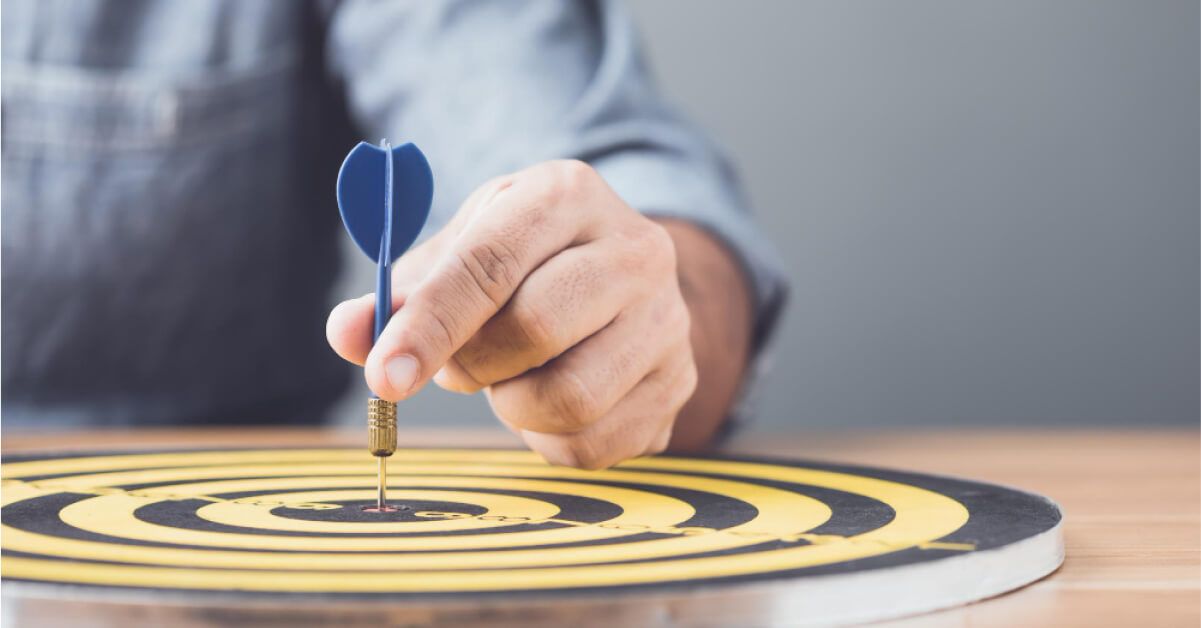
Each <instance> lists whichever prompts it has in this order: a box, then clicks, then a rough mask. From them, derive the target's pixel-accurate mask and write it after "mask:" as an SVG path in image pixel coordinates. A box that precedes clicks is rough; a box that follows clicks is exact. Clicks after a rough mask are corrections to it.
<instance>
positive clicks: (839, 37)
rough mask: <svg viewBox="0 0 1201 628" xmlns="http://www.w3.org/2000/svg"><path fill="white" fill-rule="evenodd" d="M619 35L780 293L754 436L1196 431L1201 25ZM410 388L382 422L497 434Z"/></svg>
mask: <svg viewBox="0 0 1201 628" xmlns="http://www.w3.org/2000/svg"><path fill="white" fill-rule="evenodd" d="M632 10H633V11H634V13H635V15H636V17H637V19H638V21H639V23H640V25H641V29H642V32H643V39H644V41H645V43H646V45H647V49H648V52H649V55H650V59H651V62H652V65H653V66H654V67H655V69H656V71H657V74H658V76H659V78H660V80H661V83H662V85H663V88H664V89H665V90H666V92H667V93H668V94H669V95H670V96H671V97H672V98H673V99H674V100H675V101H676V102H677V103H678V104H679V106H681V107H682V108H683V109H684V110H685V111H686V112H687V113H688V114H689V115H690V116H691V117H692V118H694V119H695V120H696V121H697V122H699V123H700V124H701V125H703V126H704V127H706V128H708V129H709V130H710V131H711V132H712V133H713V134H714V135H715V136H716V137H717V139H718V140H719V141H720V142H721V143H722V144H723V145H725V146H726V147H727V148H728V149H729V151H730V152H731V154H732V155H733V156H734V158H735V161H736V162H737V163H738V166H739V169H740V170H741V172H742V173H743V176H744V179H745V181H746V183H747V185H748V188H749V190H750V193H751V197H752V199H753V201H754V203H755V206H756V208H757V210H758V212H759V215H760V216H761V221H762V223H763V225H764V227H765V231H766V232H767V233H771V234H773V237H774V239H775V240H776V243H777V244H778V245H779V246H780V248H781V249H782V250H783V255H784V257H785V259H786V261H787V264H788V268H789V270H790V272H791V276H792V281H793V285H792V300H791V305H790V308H789V310H788V312H787V316H786V317H785V318H784V320H783V323H782V328H781V330H780V334H779V336H778V343H777V345H776V352H775V356H776V357H775V368H774V370H773V372H772V375H771V376H770V379H769V380H768V382H767V385H766V387H765V389H764V390H763V397H762V398H761V402H760V408H761V411H760V417H759V420H758V422H757V423H756V424H754V426H753V427H752V428H751V429H757V430H773V429H775V430H779V429H790V428H805V427H815V428H829V427H835V426H860V427H861V426H876V425H880V426H900V425H912V424H928V425H980V426H985V425H988V426H998V425H1047V424H1054V425H1082V424H1133V425H1153V424H1190V425H1196V424H1197V422H1198V416H1199V411H1198V399H1199V382H1201V368H1199V366H1198V351H1199V347H1201V338H1199V334H1198V326H1199V321H1201V313H1199V301H1201V296H1199V286H1201V276H1199V269H1201V259H1199V257H1198V236H1199V233H1201V223H1199V215H1201V201H1199V197H1198V190H1199V174H1198V173H1199V171H1201V162H1199V157H1198V155H1199V152H1198V145H1199V144H1198V143H1199V137H1201V130H1199V125H1198V119H1199V103H1198V93H1199V90H1201V86H1199V79H1198V77H1199V74H1201V69H1199V47H1201V44H1199V41H1198V24H1199V21H1201V16H1199V14H1198V3H1197V2H1167V1H1160V0H1155V1H1135V0H1129V1H1122V2H1101V1H1096V0H1080V1H1072V2H1064V1H1057V2H1046V1H1043V0H1039V1H1035V2H1029V1H1014V0H1006V1H1004V2H990V3H983V2H975V3H963V2H950V1H947V2H916V1H912V0H909V1H906V2H884V1H880V2H838V1H830V2H821V3H812V2H786V1H783V0H777V1H775V2H755V3H747V2H728V1H716V0H711V1H707V2H697V1H695V0H671V1H667V0H657V1H653V2H652V1H643V2H637V3H633V6H632ZM353 259H354V262H353V263H352V264H351V265H350V266H349V270H348V275H349V276H350V277H352V278H351V279H349V280H348V281H347V282H345V283H344V285H343V287H342V288H343V293H344V294H347V295H357V294H362V293H363V292H366V291H369V290H370V283H369V280H370V277H371V276H372V275H371V269H370V267H369V265H368V264H366V263H365V262H360V261H359V260H358V259H357V257H355V258H353ZM430 388H431V390H428V391H425V392H423V393H421V394H420V395H419V396H418V397H417V398H415V399H413V400H411V401H409V402H406V403H405V404H403V406H402V415H404V416H406V417H411V420H412V421H414V422H419V423H423V424H426V425H464V424H480V423H485V422H489V423H490V422H491V419H490V414H489V412H488V409H487V405H486V403H485V402H484V401H483V399H482V397H478V396H477V397H473V398H464V397H459V396H456V395H451V394H448V393H444V392H442V391H440V390H435V389H436V387H434V386H431V387H430ZM363 395H364V393H363V392H362V390H361V389H360V390H357V391H355V392H354V393H353V394H352V395H351V396H350V399H349V400H348V405H345V406H343V407H342V408H340V409H339V410H338V412H337V416H338V417H339V418H340V419H345V420H349V421H352V422H358V421H361V419H362V408H361V406H362V403H363V401H362V398H363Z"/></svg>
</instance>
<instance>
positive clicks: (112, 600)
mask: <svg viewBox="0 0 1201 628" xmlns="http://www.w3.org/2000/svg"><path fill="white" fill-rule="evenodd" d="M1047 501H1048V502H1050V500H1047ZM1050 503H1052V505H1054V503H1053V502H1050ZM1060 512H1061V513H1062V510H1060ZM1063 560H1064V541H1063V520H1062V519H1060V521H1059V522H1058V523H1057V524H1056V525H1055V526H1054V527H1053V528H1051V529H1049V530H1046V531H1044V532H1041V533H1039V534H1037V535H1035V536H1032V537H1029V538H1026V539H1022V540H1020V541H1016V542H1014V543H1010V544H1008V545H1004V546H1001V547H997V548H992V549H987V550H977V551H973V552H968V553H964V554H962V555H958V556H948V557H944V558H940V559H937V560H932V561H927V562H921V563H911V564H907V565H898V566H895V567H887V568H880V569H873V570H869V571H864V572H855V573H847V574H830V575H824V576H807V577H797V578H789V579H782V580H778V581H771V580H768V581H756V582H747V583H738V584H726V585H722V584H712V583H709V584H700V585H695V586H691V587H689V586H687V585H685V586H683V587H681V588H678V589H677V588H669V589H659V590H655V591H647V592H628V591H627V592H622V593H615V592H612V591H609V592H605V591H597V592H589V593H584V594H581V593H578V592H570V593H556V592H553V591H522V592H516V593H515V595H513V596H512V597H509V598H508V599H479V598H475V599H472V597H471V595H470V594H465V595H464V596H463V597H462V598H458V599H448V598H416V599H414V598H409V599H406V600H379V599H373V600H360V601H358V602H346V601H342V600H338V601H335V600H332V599H331V598H328V597H323V596H321V595H319V594H318V595H315V596H312V597H310V598H308V599H307V600H306V599H290V600H287V601H283V602H281V601H280V600H279V599H278V598H277V599H275V600H272V599H271V596H270V594H265V595H264V596H250V597H246V596H244V595H237V596H230V595H228V594H222V593H220V592H211V593H202V592H188V593H184V592H170V591H155V592H153V593H150V592H146V591H136V592H135V591H128V590H127V591H121V590H113V589H107V590H106V589H104V588H98V589H97V588H91V587H87V588H84V589H80V588H76V587H72V586H70V585H67V586H63V585H53V584H46V583H17V582H5V585H6V586H5V589H7V590H6V591H4V593H5V595H4V598H5V606H7V607H9V608H6V609H5V612H4V615H5V617H4V619H5V621H4V624H5V625H12V624H11V623H10V622H9V621H8V620H9V619H15V618H16V617H15V616H14V615H12V614H10V612H11V611H15V612H16V616H20V615H22V613H21V610H20V607H21V606H23V604H22V602H34V603H36V602H37V601H41V602H47V603H50V604H62V603H81V604H84V605H88V604H94V605H95V611H96V613H97V615H96V616H95V619H97V620H100V623H99V624H97V625H117V624H105V623H104V620H103V619H101V618H102V617H104V616H105V615H106V613H107V610H108V609H106V608H105V607H109V608H112V607H113V606H116V607H124V608H129V607H130V606H133V607H137V606H145V605H147V604H152V605H155V606H159V607H160V608H169V607H173V606H176V607H180V608H181V610H182V609H183V608H185V607H190V608H192V609H197V608H241V609H245V610H254V609H256V608H257V609H259V610H261V611H262V612H263V613H266V615H263V617H266V616H270V613H271V611H272V609H275V610H278V609H279V608H281V607H287V608H290V609H293V610H297V609H303V608H305V607H311V608H313V609H314V611H315V612H317V613H319V612H320V611H319V610H317V608H324V609H327V610H331V611H332V610H335V609H337V610H338V611H341V612H345V611H363V612H366V613H372V612H374V611H378V610H379V609H380V608H381V607H392V608H395V609H396V610H397V611H400V612H402V613H403V612H404V611H405V610H406V609H407V610H412V609H414V608H425V609H427V612H429V611H432V612H433V615H427V614H425V613H422V614H421V617H424V618H425V619H426V620H429V619H431V618H434V620H435V623H441V622H438V621H437V619H436V618H437V617H439V615H440V614H441V612H448V613H451V614H448V615H446V616H445V618H449V619H452V620H453V621H455V623H471V624H475V623H477V622H476V621H472V616H473V615H472V614H470V613H469V614H463V611H464V610H465V609H467V608H471V609H474V610H475V611H476V613H475V614H474V618H475V619H477V620H479V621H478V623H481V624H486V623H490V621H491V620H498V619H502V618H505V617H509V618H512V617H513V616H517V617H521V616H522V615H523V614H524V613H525V612H528V611H529V610H535V611H539V610H541V611H551V614H550V615H547V616H546V618H548V619H549V620H550V621H551V622H552V623H553V622H555V621H556V620H557V619H564V618H565V617H564V616H559V615H555V614H554V610H555V609H557V608H564V609H568V608H571V609H574V611H575V612H574V615H575V616H577V617H579V616H583V617H589V616H591V617H592V618H596V617H597V616H598V614H599V615H600V616H602V617H603V616H610V617H611V615H607V613H609V612H612V611H617V610H618V609H628V608H629V607H639V608H641V609H642V610H643V611H645V612H643V613H642V614H640V615H638V616H639V617H641V618H642V619H651V620H652V621H653V623H656V624H660V623H661V624H665V625H682V626H691V625H735V624H738V625H757V626H758V625H766V626H776V625H782V626H812V625H845V624H856V623H863V622H872V621H882V620H887V619H898V618H901V617H906V616H912V615H919V614H922V613H928V612H932V611H936V610H942V609H948V608H951V607H955V606H961V605H965V604H970V603H972V602H978V601H981V600H985V599H988V598H991V597H996V596H999V595H1001V594H1004V593H1008V592H1010V591H1013V590H1015V589H1018V588H1021V587H1023V586H1025V585H1028V584H1030V583H1032V582H1035V581H1037V580H1040V579H1042V578H1044V577H1046V576H1047V575H1049V574H1051V573H1053V572H1054V571H1055V570H1056V569H1058V568H1059V566H1060V565H1062V564H1063ZM982 574H984V575H985V576H986V577H985V578H983V579H982V578H981V575H982ZM13 585H21V586H16V587H14V586H13ZM14 594H15V595H14ZM14 602H16V604H13V603H14ZM14 607H16V608H14ZM43 610H44V609H43ZM118 616H121V615H118ZM124 617H126V618H128V616H124ZM402 617H403V616H402ZM347 619H349V617H348V618H347ZM524 619H525V620H527V623H529V624H530V625H540V624H539V623H538V622H537V621H534V617H530V616H528V615H526V616H525V617H524ZM118 623H120V624H124V623H125V622H124V621H120V622H118ZM352 623H353V622H352ZM585 623H586V622H585Z"/></svg>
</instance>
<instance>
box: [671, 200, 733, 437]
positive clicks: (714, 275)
mask: <svg viewBox="0 0 1201 628" xmlns="http://www.w3.org/2000/svg"><path fill="white" fill-rule="evenodd" d="M658 222H659V224H661V225H662V226H663V227H664V228H666V229H667V233H668V234H669V235H670V236H671V239H672V241H673V242H674V243H675V248H676V266H677V274H678V275H679V278H680V291H681V292H682V293H683V294H684V302H685V303H687V304H688V311H689V313H690V315H691V319H692V327H691V331H690V335H691V340H692V355H693V359H694V360H695V362H696V369H697V386H696V392H694V393H693V394H692V398H691V399H689V400H688V402H687V403H685V404H684V407H683V408H682V409H681V410H680V415H679V417H677V418H676V424H675V431H674V432H673V433H672V437H671V444H670V445H669V448H670V449H672V450H675V451H694V450H698V449H702V448H704V447H705V446H707V445H708V444H709V443H710V442H711V441H712V439H713V435H714V434H715V433H716V432H717V431H718V429H720V428H721V426H722V423H723V422H724V421H725V420H726V418H727V415H728V414H729V410H730V406H731V405H732V404H733V402H734V398H735V396H736V395H737V394H738V390H739V387H740V384H741V382H742V379H743V373H744V372H745V371H746V366H747V357H748V353H749V351H750V343H751V296H750V290H749V289H748V286H747V280H746V277H745V275H744V274H743V272H742V269H741V268H739V266H738V263H737V262H736V261H735V259H734V257H733V256H732V255H731V254H730V252H729V251H728V250H727V249H726V248H725V246H724V245H723V244H721V243H720V242H718V241H717V240H716V239H715V238H714V237H713V236H711V235H709V234H708V233H706V232H705V231H704V230H703V229H701V228H699V227H696V226H695V225H692V224H690V223H687V222H684V221H680V220H670V219H664V220H659V221H658Z"/></svg>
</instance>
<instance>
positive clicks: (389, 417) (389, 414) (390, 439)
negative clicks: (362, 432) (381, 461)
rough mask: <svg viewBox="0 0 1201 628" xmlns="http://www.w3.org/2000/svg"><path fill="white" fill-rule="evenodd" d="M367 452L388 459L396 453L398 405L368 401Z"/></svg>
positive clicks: (381, 400)
mask: <svg viewBox="0 0 1201 628" xmlns="http://www.w3.org/2000/svg"><path fill="white" fill-rule="evenodd" d="M367 450H368V451H370V452H371V455H372V456H378V457H387V456H391V455H392V453H393V452H395V451H396V403H395V402H392V401H385V400H383V399H368V400H367Z"/></svg>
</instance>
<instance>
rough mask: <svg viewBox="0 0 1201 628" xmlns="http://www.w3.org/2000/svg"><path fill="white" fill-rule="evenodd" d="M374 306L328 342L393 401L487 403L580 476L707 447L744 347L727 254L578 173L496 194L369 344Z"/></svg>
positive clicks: (741, 311) (459, 228) (410, 279)
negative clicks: (433, 398)
mask: <svg viewBox="0 0 1201 628" xmlns="http://www.w3.org/2000/svg"><path fill="white" fill-rule="evenodd" d="M374 302H375V296H374V295H373V294H368V295H365V296H363V297H361V298H358V299H352V300H350V301H346V302H343V303H341V304H339V305H338V306H337V307H335V308H334V310H333V311H332V312H331V313H330V317H329V322H328V324H327V329H326V332H327V336H328V338H329V343H330V346H332V347H333V348H334V350H335V351H336V352H337V353H338V354H339V355H341V356H342V357H343V358H345V359H346V360H349V361H351V362H353V363H355V364H360V365H363V366H364V367H365V374H366V378H367V384H368V386H370V388H371V390H372V391H373V392H374V393H375V394H377V395H379V396H380V397H381V398H383V399H388V400H392V401H399V400H402V399H404V398H406V397H409V396H411V395H413V394H414V393H416V392H417V391H418V390H420V389H421V387H422V386H424V385H425V384H426V383H427V382H428V381H430V380H431V379H432V380H433V381H434V382H435V383H437V384H438V385H439V386H441V387H443V388H445V389H447V390H451V391H454V392H460V393H467V394H470V393H475V392H478V391H480V390H483V391H484V394H485V395H486V396H487V398H488V401H489V403H490V404H491V406H492V409H493V412H494V413H495V414H496V416H497V418H498V419H500V421H501V422H502V423H504V424H505V425H506V426H507V427H508V428H509V429H511V430H513V431H514V432H516V433H517V434H519V435H520V436H521V437H522V439H523V440H524V441H525V443H526V444H527V445H528V446H529V447H530V448H531V449H534V450H535V451H537V452H539V453H540V454H541V455H542V456H543V457H544V458H546V460H547V461H549V462H551V463H553V464H559V465H564V466H572V467H580V468H586V469H599V468H604V467H608V466H611V465H613V464H616V463H618V462H621V461H622V460H625V459H628V458H632V457H636V456H640V455H646V454H653V453H659V452H661V451H664V450H665V449H667V448H668V446H669V444H670V446H671V447H672V449H675V450H695V449H700V448H703V447H705V446H706V445H707V444H708V443H709V442H710V440H711V438H712V435H713V434H714V432H715V431H716V429H717V428H718V427H720V425H721V422H722V420H723V418H724V417H725V415H726V412H727V410H728V408H729V405H730V403H731V400H732V399H733V397H734V395H735V393H736V390H737V386H738V382H739V381H740V379H741V375H742V371H743V369H744V368H745V363H746V356H747V352H748V345H749V337H750V320H751V313H750V312H751V306H750V298H749V295H748V291H747V286H746V284H745V279H744V277H743V275H742V273H741V271H740V269H739V268H738V266H737V264H736V262H735V261H734V260H733V258H732V257H731V255H730V254H729V252H728V251H727V250H726V249H725V248H724V247H723V246H722V245H721V244H720V243H718V242H717V241H716V240H715V239H713V238H712V237H711V236H709V235H708V234H707V233H706V232H704V231H702V230H701V229H699V228H697V227H695V226H692V225H691V224H689V223H686V222H681V221H662V222H656V221H654V220H651V219H649V218H647V217H645V216H643V215H641V214H639V213H638V212H636V211H635V210H633V209H632V208H630V207H629V206H628V205H626V204H625V202H624V201H622V200H621V199H620V198H619V197H618V196H617V195H616V194H615V193H614V192H613V190H612V189H610V188H609V187H608V185H606V184H605V182H604V181H603V180H602V179H601V177H600V175H598V174H597V173H596V172H595V171H594V170H593V169H592V168H591V167H590V166H588V165H587V164H584V163H582V162H579V161H554V162H546V163H542V164H538V165H536V166H533V167H531V168H528V169H526V170H523V171H521V172H518V173H515V174H512V175H507V176H503V177H498V178H497V179H494V180H492V181H489V182H488V183H486V184H484V185H483V186H481V187H480V188H479V189H477V190H476V191H475V192H473V193H472V194H471V196H469V197H468V198H467V200H466V201H465V202H464V203H463V205H462V207H461V208H460V209H459V211H458V213H457V214H456V215H455V217H454V218H453V219H452V220H451V221H450V222H449V223H448V224H447V225H446V227H445V228H443V229H442V231H440V232H439V233H437V234H436V235H434V236H433V237H432V238H430V239H429V240H427V241H426V242H425V243H423V244H422V245H421V246H419V247H417V248H415V249H413V250H412V251H410V252H409V253H407V254H405V255H404V256H402V257H401V258H400V259H399V260H397V262H396V263H395V265H394V269H393V309H394V311H395V314H394V315H393V317H392V319H391V321H390V322H389V323H388V326H387V328H386V329H385V330H384V332H383V334H381V336H380V338H379V341H378V342H377V343H376V345H375V346H374V347H372V346H371V329H372V322H373V316H374V311H373V308H374ZM698 382H699V386H698Z"/></svg>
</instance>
